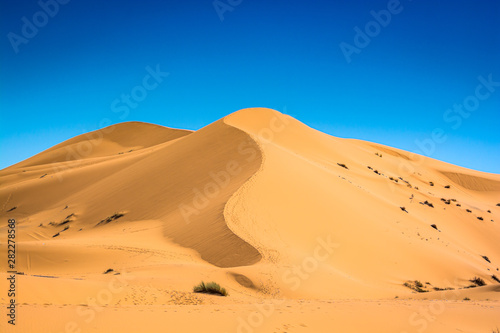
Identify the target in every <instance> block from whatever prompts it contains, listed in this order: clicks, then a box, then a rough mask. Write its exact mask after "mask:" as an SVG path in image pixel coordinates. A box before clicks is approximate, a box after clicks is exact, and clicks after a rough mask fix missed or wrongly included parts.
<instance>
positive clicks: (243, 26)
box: [0, 0, 500, 173]
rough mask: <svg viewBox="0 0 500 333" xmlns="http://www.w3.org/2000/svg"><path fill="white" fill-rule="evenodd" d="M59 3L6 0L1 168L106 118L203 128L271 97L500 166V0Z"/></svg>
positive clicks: (402, 143) (375, 136)
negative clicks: (439, 134) (439, 138)
mask: <svg viewBox="0 0 500 333" xmlns="http://www.w3.org/2000/svg"><path fill="white" fill-rule="evenodd" d="M54 1H55V0H41V4H42V5H43V4H46V5H43V6H41V4H40V3H39V2H38V1H35V0H0V3H1V7H0V27H1V37H0V38H1V43H0V48H1V49H0V56H1V58H0V156H1V160H0V168H4V167H7V166H9V165H11V164H14V163H16V162H19V161H21V160H23V159H25V158H28V157H30V156H32V155H34V154H36V153H38V152H40V151H42V150H44V149H47V148H49V147H51V146H52V145H55V144H57V143H59V142H61V141H63V140H66V139H69V138H70V137H73V136H75V135H78V134H81V133H84V132H87V131H91V130H95V129H97V128H99V127H100V123H101V120H102V119H109V120H110V121H111V123H118V122H121V121H132V120H137V121H144V122H151V123H155V124H161V125H164V126H169V127H176V128H187V129H198V128H200V127H203V126H205V125H207V124H209V123H211V122H213V121H215V120H217V119H219V118H221V117H223V116H225V115H227V114H229V113H231V112H234V111H236V110H238V109H242V108H246V107H257V106H259V107H269V108H274V109H277V110H279V111H285V110H286V113H288V114H290V115H291V116H293V117H295V118H297V119H299V120H300V121H302V122H304V123H306V124H307V125H309V126H311V127H314V128H316V129H318V130H321V131H324V132H326V133H329V134H332V135H334V136H339V137H348V138H357V139H363V140H369V141H374V142H378V143H383V144H387V145H390V146H394V147H398V148H402V149H405V150H409V151H413V152H421V153H425V154H427V155H429V156H431V157H433V158H437V159H440V160H444V161H447V162H450V163H454V164H458V165H461V166H465V167H469V168H473V169H477V170H482V171H488V172H495V173H500V134H499V133H500V130H499V128H500V61H499V59H500V23H499V17H500V2H499V1H496V0H489V1H487V0H480V1H472V0H470V1H462V0H457V1H431V0H413V1H410V0H401V1H400V4H399V5H397V3H396V2H395V1H394V0H391V1H373V0H370V1H368V0H364V1H360V0H338V1H336V0H318V1H303V0H301V1H294V0H286V1H285V0H273V1H263V0H243V1H240V0H220V1H218V2H217V3H216V4H217V6H218V7H217V8H218V10H217V9H216V8H215V7H214V2H213V0H206V1H205V0H203V1H202V0H198V1H193V0H172V1H164V0H162V1H160V0H144V1H140V2H139V1H127V0H122V1H117V0H112V1H111V0H108V1H102V0H100V1H96V0H85V1H78V0H71V1H68V0H59V1H60V2H61V3H64V4H59V5H58V7H59V8H55V7H54ZM50 4H52V5H50ZM231 4H232V5H231ZM42 7H46V9H45V11H44V12H40V11H43V10H44V9H43V8H42ZM388 7H389V9H390V10H391V11H388ZM381 10H386V11H385V12H380V11H381ZM372 11H373V12H375V13H379V14H378V15H379V16H380V17H379V18H378V19H379V21H380V23H376V22H377V21H375V18H374V16H373V15H372V13H371V12H372ZM47 12H50V14H51V15H49V14H47ZM387 13H389V14H390V21H389V18H388V15H387ZM384 14H385V15H384ZM375 16H377V14H376V15H375ZM221 18H223V20H221ZM37 25H38V27H37ZM30 28H31V29H30ZM33 28H35V29H36V30H33ZM367 29H368V30H367ZM359 31H361V34H362V35H361V34H359ZM358 34H359V35H358ZM365 34H368V35H365ZM357 35H358V36H357ZM367 38H368V39H369V40H368V39H367ZM343 50H344V51H343ZM346 50H347V51H346ZM157 65H159V70H160V71H161V72H168V73H169V75H168V76H163V77H159V81H161V82H160V83H159V84H157V82H155V81H154V79H153V78H148V79H147V80H146V81H145V84H144V83H143V79H144V78H145V77H146V78H147V75H148V70H147V69H146V68H147V67H148V66H149V68H150V70H149V71H155V70H156V67H157ZM490 75H491V78H488V77H489V76H490ZM480 76H482V77H483V78H484V80H486V81H488V80H492V81H494V82H493V83H490V84H487V87H486V86H485V85H484V84H482V83H481V81H480V80H478V77H480ZM495 82H499V83H495ZM478 85H481V86H480V87H479V88H478ZM145 86H147V88H148V89H150V90H146V89H145V88H144V87H145ZM488 89H489V90H488ZM132 92H133V93H134V94H135V95H134V96H135V97H133V98H136V99H135V100H134V99H131V100H129V101H128V102H127V101H125V100H121V96H122V95H130V94H131V93H132ZM144 92H146V94H147V95H146V96H144ZM126 103H128V104H126ZM463 103H466V106H463V107H462V111H461V113H459V112H460V111H459V108H460V105H461V104H463ZM454 104H456V107H457V108H456V109H454ZM449 109H450V110H449ZM125 110H128V114H126V112H125ZM447 110H449V111H447ZM467 110H470V112H469V111H467ZM101 125H102V123H101ZM436 128H441V129H442V131H444V133H445V135H446V140H445V141H444V142H436V141H433V142H434V145H435V147H430V145H429V140H431V138H432V132H433V130H435V129H436ZM424 140H427V141H425V142H426V143H427V144H426V145H425V146H422V145H419V144H418V143H417V142H424ZM422 147H423V148H422ZM431 148H432V149H431Z"/></svg>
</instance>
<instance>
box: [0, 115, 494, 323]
mask: <svg viewBox="0 0 500 333" xmlns="http://www.w3.org/2000/svg"><path fill="white" fill-rule="evenodd" d="M498 203H500V175H496V174H487V173H483V172H478V171H474V170H469V169H465V168H462V167H458V166H454V165H450V164H447V163H444V162H441V161H437V160H434V159H431V158H428V157H424V156H420V155H416V154H413V153H409V152H406V151H402V150H399V149H395V148H392V147H387V146H383V145H379V144H374V143H370V142H364V141H360V140H353V139H340V138H336V137H332V136H329V135H326V134H324V133H321V132H318V131H316V130H313V129H311V128H309V127H307V126H306V125H304V124H302V123H300V122H299V121H297V120H295V119H293V118H291V117H289V116H287V115H284V114H281V113H279V112H277V111H273V110H270V109H261V108H254V109H245V110H241V111H238V112H236V113H233V114H231V115H229V116H227V117H225V118H223V119H221V120H219V121H217V122H215V123H213V124H210V125H208V126H206V127H204V128H202V129H200V130H198V131H195V132H190V131H185V130H176V129H170V128H165V127H161V126H157V125H151V124H145V123H137V122H131V123H122V124H118V125H114V126H111V127H107V128H104V129H101V130H99V131H95V132H91V133H89V134H86V135H80V136H78V137H75V138H73V139H70V140H68V141H65V142H63V143H61V144H59V145H57V146H54V147H52V148H50V149H48V150H46V151H44V152H42V153H40V154H38V155H35V156H33V157H32V158H29V159H27V160H25V161H23V162H20V163H18V164H16V165H13V166H11V167H9V168H6V169H4V170H1V171H0V218H1V219H2V221H3V222H2V224H1V226H0V242H1V244H2V246H1V254H0V255H1V256H2V258H6V256H7V249H6V246H5V240H6V239H7V226H6V224H7V223H6V222H7V219H9V218H15V219H16V220H17V221H18V225H17V233H16V235H17V237H16V242H17V246H18V249H17V267H16V269H17V270H18V271H19V272H22V273H23V274H22V275H17V285H18V286H17V288H18V290H19V293H18V297H17V299H16V301H17V302H18V303H19V305H18V324H17V325H16V327H12V326H11V325H7V324H6V320H4V319H2V320H1V321H0V327H1V328H2V330H1V331H2V332H3V331H4V330H5V329H7V330H8V331H9V332H10V331H12V332H17V331H19V332H65V331H68V332H72V331H75V332H77V331H78V330H81V332H139V331H143V332H159V331H173V332H200V331H214V332H222V331H223V332H251V331H252V332H253V331H255V332H260V331H261V332H308V331H309V332H362V331H370V332H422V331H424V330H425V331H426V332H457V331H460V330H461V331H464V332H492V331H493V330H494V329H496V327H497V326H498V327H499V328H500V319H499V318H500V315H499V314H500V283H499V282H498V281H497V280H495V278H500V271H499V269H500V226H499V225H500V206H498V205H497V204H498ZM2 260H3V259H2ZM2 265H4V264H2ZM4 267H5V266H2V273H1V274H0V278H1V279H2V281H3V282H2V284H1V285H0V288H2V289H1V291H0V300H1V302H2V304H7V302H9V299H8V297H7V293H6V292H4V290H7V289H8V286H7V282H6V277H7V274H6V273H5V271H4ZM108 270H109V271H108ZM106 271H108V272H107V273H106V274H104V272H106ZM475 277H477V278H481V279H482V280H484V282H485V283H486V285H485V286H475V287H474V288H471V285H474V283H472V282H471V281H470V280H471V279H473V278H475ZM201 280H205V281H212V280H213V281H217V282H219V283H220V284H221V285H222V286H224V287H225V288H226V289H227V290H228V291H229V293H230V296H229V297H226V298H223V297H217V296H210V295H204V294H197V293H193V292H192V287H193V286H194V285H195V284H197V283H198V282H200V281H201ZM416 281H418V282H416ZM419 282H421V285H420V283H419ZM417 291H420V292H417ZM464 299H470V300H464ZM2 307H3V308H5V307H4V306H3V305H2ZM2 316H3V317H5V316H4V315H3V312H2ZM211 319H215V320H211ZM42 322H43V323H42ZM71 329H73V330H71Z"/></svg>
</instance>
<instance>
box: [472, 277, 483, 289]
mask: <svg viewBox="0 0 500 333" xmlns="http://www.w3.org/2000/svg"><path fill="white" fill-rule="evenodd" d="M469 281H470V282H472V283H474V284H475V285H477V286H479V287H481V286H485V285H486V282H484V280H483V279H481V278H480V277H477V276H476V277H474V278H473V279H472V280H469Z"/></svg>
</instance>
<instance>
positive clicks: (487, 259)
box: [481, 256, 491, 264]
mask: <svg viewBox="0 0 500 333" xmlns="http://www.w3.org/2000/svg"><path fill="white" fill-rule="evenodd" d="M481 257H483V259H484V260H486V261H487V262H489V263H490V264H491V261H490V258H488V257H487V256H481Z"/></svg>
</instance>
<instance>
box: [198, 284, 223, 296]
mask: <svg viewBox="0 0 500 333" xmlns="http://www.w3.org/2000/svg"><path fill="white" fill-rule="evenodd" d="M193 291H194V292H195V293H206V294H216V295H220V296H229V293H228V292H227V291H226V289H224V288H222V287H221V286H220V285H219V284H218V283H215V282H208V283H205V282H203V281H201V282H200V284H198V285H196V286H194V287H193Z"/></svg>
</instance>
